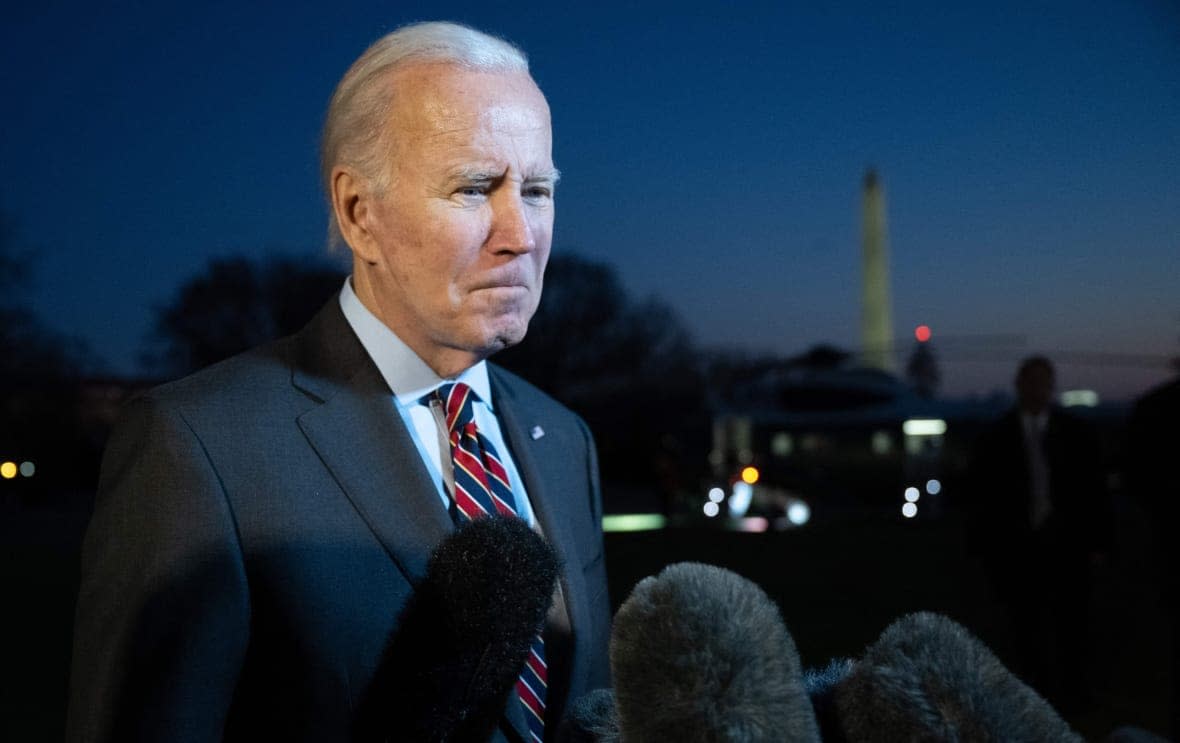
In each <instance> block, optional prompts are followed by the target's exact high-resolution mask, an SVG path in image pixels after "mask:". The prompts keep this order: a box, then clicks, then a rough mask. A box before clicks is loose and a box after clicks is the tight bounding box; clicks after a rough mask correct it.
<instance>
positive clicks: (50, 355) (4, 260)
mask: <svg viewBox="0 0 1180 743" xmlns="http://www.w3.org/2000/svg"><path fill="white" fill-rule="evenodd" d="M32 263H33V254H32V252H31V251H29V250H20V249H18V248H17V247H16V230H15V228H14V226H13V223H12V220H11V218H10V217H9V216H8V214H7V213H6V212H4V211H3V210H0V349H3V352H2V353H0V382H3V383H5V384H7V385H12V384H18V385H28V384H34V385H44V384H53V383H56V382H58V381H60V380H62V379H64V378H69V377H73V376H75V375H77V374H78V373H80V372H82V371H87V370H90V368H92V367H94V366H97V362H96V361H95V360H94V359H93V357H91V355H90V354H89V352H88V351H87V349H86V346H85V344H84V343H82V342H81V341H80V340H78V339H76V338H71V337H69V336H66V335H63V334H62V333H59V332H56V331H54V330H52V329H50V328H48V327H46V326H45V324H44V323H43V322H42V321H41V319H40V318H39V317H37V315H36V314H35V313H34V312H33V311H32V310H31V309H30V308H29V307H28V306H26V304H25V302H24V299H25V297H26V292H27V291H28V289H29V286H30V284H31V283H32V281H33V271H32V268H31V266H32Z"/></svg>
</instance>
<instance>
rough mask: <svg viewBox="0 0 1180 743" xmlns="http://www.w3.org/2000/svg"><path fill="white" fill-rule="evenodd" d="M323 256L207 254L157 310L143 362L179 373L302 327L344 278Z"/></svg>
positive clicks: (168, 371)
mask: <svg viewBox="0 0 1180 743" xmlns="http://www.w3.org/2000/svg"><path fill="white" fill-rule="evenodd" d="M344 275H345V274H344V271H343V270H341V269H340V268H338V267H337V266H335V265H333V264H331V263H329V262H327V260H325V259H322V258H306V257H295V256H277V257H272V258H269V259H266V260H264V261H253V260H251V259H249V258H244V257H240V256H232V257H228V258H215V259H213V260H211V261H210V262H209V264H208V266H207V267H206V269H205V271H204V273H202V274H201V275H199V276H196V277H194V278H192V279H189V280H188V281H186V282H185V283H184V284H183V285H182V286H181V287H180V288H179V289H178V290H177V292H176V295H175V296H174V297H173V298H172V300H171V301H170V302H169V303H168V304H166V305H164V306H162V307H157V308H156V311H155V312H156V320H155V328H154V330H153V332H152V335H151V336H150V338H149V341H148V346H149V350H148V352H147V353H146V354H145V355H144V362H145V363H146V364H147V365H148V366H150V367H152V368H155V369H157V370H159V371H160V372H162V373H165V374H169V375H176V376H182V375H184V374H188V373H190V372H193V371H195V370H197V369H200V368H202V367H205V366H208V365H209V364H212V363H215V362H217V361H221V360H222V359H225V358H228V357H230V356H233V355H234V354H236V353H240V352H242V351H245V350H246V349H249V348H253V347H254V346H257V345H260V344H262V343H265V342H267V341H269V340H273V339H275V338H278V337H281V336H283V335H287V334H290V333H293V332H295V331H296V330H298V329H299V328H300V327H302V326H303V325H304V324H305V323H306V322H307V321H308V320H310V319H311V316H312V315H313V314H314V313H315V311H316V310H318V309H319V307H320V305H322V304H323V303H324V302H325V301H327V299H328V298H329V297H331V296H332V294H333V293H334V292H335V291H337V290H338V289H339V288H340V286H341V284H342V283H343V282H344Z"/></svg>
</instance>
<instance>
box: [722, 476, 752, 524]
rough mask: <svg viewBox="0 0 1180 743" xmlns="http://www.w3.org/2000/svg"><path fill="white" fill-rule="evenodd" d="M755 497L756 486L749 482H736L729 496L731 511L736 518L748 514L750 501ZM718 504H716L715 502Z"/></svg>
mask: <svg viewBox="0 0 1180 743" xmlns="http://www.w3.org/2000/svg"><path fill="white" fill-rule="evenodd" d="M753 499H754V487H753V486H752V485H750V483H748V482H735V483H734V484H733V492H732V493H731V494H730V496H729V513H730V515H731V516H733V517H734V518H741V517H742V516H745V515H746V511H747V510H748V509H749V508H750V501H751V500H753ZM713 505H716V504H713Z"/></svg>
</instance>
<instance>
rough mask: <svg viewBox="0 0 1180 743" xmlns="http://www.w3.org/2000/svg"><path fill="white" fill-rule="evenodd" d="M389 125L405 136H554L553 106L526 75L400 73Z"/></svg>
mask: <svg viewBox="0 0 1180 743" xmlns="http://www.w3.org/2000/svg"><path fill="white" fill-rule="evenodd" d="M388 84H389V85H390V89H389V90H390V93H391V96H392V101H391V107H390V115H389V122H390V125H391V126H393V127H394V128H395V129H396V130H399V131H400V133H401V134H403V135H409V136H414V135H419V136H446V135H447V134H451V133H459V132H462V131H467V130H473V129H481V130H487V131H490V132H509V133H514V134H524V133H528V134H532V135H540V136H544V137H546V138H549V136H550V117H549V105H548V103H547V102H546V100H545V96H544V95H543V94H542V93H541V90H540V88H538V87H537V84H536V83H535V82H534V81H533V79H532V78H531V77H530V76H529V75H528V73H526V72H520V71H494V70H473V69H469V68H464V67H460V66H458V65H454V64H449V63H437V62H435V63H422V64H413V65H407V66H404V67H402V68H400V69H398V70H395V71H394V72H393V73H392V74H391V76H390V80H389V83H388Z"/></svg>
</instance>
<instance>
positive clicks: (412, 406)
mask: <svg viewBox="0 0 1180 743" xmlns="http://www.w3.org/2000/svg"><path fill="white" fill-rule="evenodd" d="M340 309H341V310H342V311H343V312H344V319H345V320H347V321H348V324H349V326H351V327H352V330H353V332H354V333H356V336H357V338H358V339H359V340H360V342H361V345H362V346H364V347H365V351H367V352H368V354H369V357H370V358H371V359H373V363H374V364H376V365H377V369H378V370H379V371H380V372H381V376H382V377H384V378H385V382H386V384H388V385H389V389H391V390H393V405H394V407H395V408H396V409H397V412H398V414H399V415H401V417H402V420H403V421H404V422H405V424H406V428H407V429H408V430H409V432H410V438H411V439H413V440H414V446H416V447H418V454H419V455H420V456H421V457H422V462H423V464H425V465H426V469H427V471H428V472H429V473H430V478H431V479H432V480H433V481H434V484H435V485H436V486H437V487H438V497H439V499H440V500H441V501H442V504H443V507H444V508H450V505H451V496H450V495H449V494H448V493H447V485H446V484H445V479H444V477H443V471H444V469H443V466H442V465H443V460H442V456H443V454H442V445H441V443H440V441H439V433H440V430H439V425H438V423H437V422H436V420H435V417H434V415H433V413H431V411H430V407H429V406H428V405H425V404H423V403H422V398H424V397H425V396H426V395H428V394H430V393H431V392H433V391H434V390H436V389H437V388H438V387H439V386H440V385H442V384H445V383H448V382H463V383H464V384H466V385H468V386H469V387H471V389H472V390H474V391H475V394H476V395H478V396H479V400H477V401H476V402H475V404H474V405H473V412H474V414H475V425H476V426H477V427H478V428H479V432H480V433H481V434H483V435H484V436H486V437H487V438H488V440H489V441H491V442H492V446H494V447H495V448H496V453H497V454H499V455H500V461H501V463H502V464H503V465H504V469H505V470H507V471H508V480H509V482H510V483H511V484H512V494H513V496H514V497H515V498H516V510H517V514H518V515H519V516H520V518H522V519H524V520H525V521H526V522H527V523H528V524H529V525H532V524H533V508H532V504H531V503H529V499H528V493H526V492H525V489H524V482H523V481H522V480H521V478H520V474H519V473H518V472H517V469H516V463H515V462H514V461H513V460H512V452H511V450H509V448H508V446H507V444H506V443H505V441H504V435H503V433H501V431H500V422H499V420H498V419H497V418H496V412H495V402H494V401H493V400H492V386H491V383H490V382H489V381H488V367H487V363H486V362H483V361H481V362H479V363H478V364H476V365H475V366H472V367H470V368H468V369H467V370H465V371H464V372H463V373H461V374H459V376H457V377H455V378H453V379H443V378H441V377H439V376H438V375H437V374H436V373H435V372H434V370H433V369H431V368H430V367H429V366H428V365H427V364H426V362H425V361H423V360H422V359H421V358H420V357H419V356H418V354H416V353H414V351H413V350H412V349H411V348H410V347H409V346H407V345H406V344H405V342H404V341H402V339H401V338H398V337H397V335H396V334H395V333H394V332H393V331H392V330H390V329H389V327H387V326H386V325H385V323H383V322H381V321H380V320H379V319H377V317H376V315H374V314H373V313H372V312H370V311H369V308H367V307H365V305H364V304H362V303H361V300H360V299H359V298H358V297H357V296H356V293H355V292H354V291H353V290H352V277H349V278H348V279H345V281H344V288H343V289H342V290H341V291H340ZM442 433H443V434H444V435H445V433H446V432H445V431H444V432H442ZM450 456H451V453H450V451H449V450H448V451H447V452H446V457H447V459H448V461H449V460H450Z"/></svg>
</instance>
